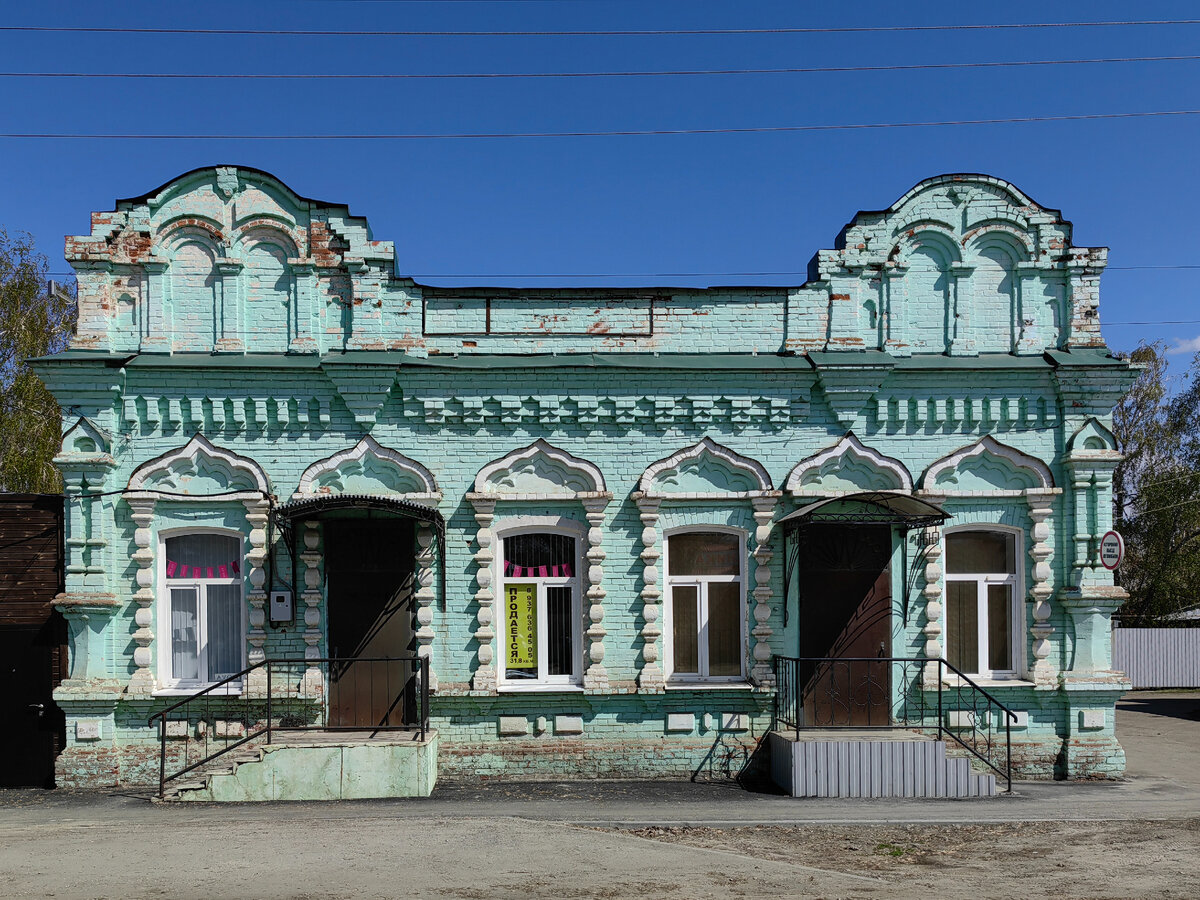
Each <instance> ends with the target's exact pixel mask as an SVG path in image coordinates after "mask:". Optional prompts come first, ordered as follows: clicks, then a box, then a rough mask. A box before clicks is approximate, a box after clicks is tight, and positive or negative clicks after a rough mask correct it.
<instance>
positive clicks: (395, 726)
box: [148, 656, 429, 798]
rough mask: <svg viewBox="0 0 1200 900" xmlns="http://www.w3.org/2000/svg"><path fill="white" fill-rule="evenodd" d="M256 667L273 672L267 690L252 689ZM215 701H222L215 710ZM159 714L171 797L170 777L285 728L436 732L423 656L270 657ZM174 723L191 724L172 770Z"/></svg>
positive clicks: (162, 772) (163, 774)
mask: <svg viewBox="0 0 1200 900" xmlns="http://www.w3.org/2000/svg"><path fill="white" fill-rule="evenodd" d="M380 664H382V665H383V670H384V675H383V677H382V678H378V676H377V669H378V667H379V666H380ZM397 664H399V665H400V666H401V667H402V671H401V672H400V673H399V674H398V675H397V677H396V681H395V684H394V685H393V679H392V675H393V672H392V669H393V667H394V666H395V665H397ZM314 669H316V670H317V671H318V677H317V678H315V679H314V678H313V677H312V674H311V673H312V671H313V670H314ZM364 671H365V672H366V675H365V677H364V676H363V673H364ZM255 672H262V673H263V674H264V676H265V692H263V693H262V694H261V695H260V694H259V693H258V692H253V693H247V692H246V691H245V690H244V688H245V685H246V684H247V682H248V681H249V680H250V676H251V675H252V674H253V673H255ZM364 682H365V684H364ZM233 684H237V685H239V686H240V687H241V688H242V690H240V691H239V692H238V693H236V694H235V693H233V692H232V691H231V690H230V689H229V688H230V685H233ZM222 688H224V690H222ZM364 688H365V700H364ZM214 701H217V703H218V705H217V709H216V712H215V714H214V710H213V702H214ZM201 704H203V706H202V707H201ZM364 706H365V707H366V710H365V714H364V708H363V707H364ZM180 711H182V714H181V715H180V714H179V713H180ZM173 714H176V715H173ZM156 720H157V721H158V731H159V767H158V796H159V797H160V798H162V797H163V796H165V793H166V785H167V783H168V782H170V781H173V780H175V779H176V778H179V777H180V776H182V775H186V774H187V773H188V772H192V771H194V770H195V769H198V768H199V767H201V766H203V765H205V764H207V763H210V762H212V761H213V760H215V759H218V758H219V757H221V756H224V755H225V754H226V753H229V752H230V751H232V750H235V749H237V748H238V747H240V746H242V745H243V744H246V743H248V742H249V741H252V740H254V739H255V738H260V737H264V736H265V743H267V744H270V743H272V741H273V737H274V734H275V732H279V731H369V732H371V734H372V736H373V735H374V734H376V733H377V732H380V731H415V732H416V733H417V735H418V738H419V739H420V740H422V741H424V740H425V739H426V737H427V735H428V733H429V659H428V658H427V657H418V656H376V657H319V658H317V659H303V658H272V659H265V660H263V661H262V662H258V663H255V664H254V665H252V666H247V667H246V668H245V669H243V670H242V671H240V672H238V673H236V674H234V675H230V676H228V677H227V678H223V679H221V680H220V681H218V682H216V683H214V684H210V685H207V686H206V687H204V688H201V689H200V690H198V691H196V692H195V693H194V694H189V695H188V696H186V697H184V698H183V699H181V700H178V701H176V702H174V703H172V704H170V705H169V706H167V707H164V708H163V709H162V710H160V711H158V712H156V713H154V714H153V715H152V716H150V718H149V720H148V724H151V725H153V724H154V723H155V721H156ZM218 721H222V722H224V723H225V734H224V735H216V734H215V731H216V726H217V722H218ZM171 722H182V723H184V724H183V728H182V731H183V734H182V735H181V736H182V737H183V739H184V740H183V744H182V748H181V751H180V753H181V755H182V765H181V766H180V767H179V768H178V769H176V770H175V771H172V772H170V773H168V772H167V763H168V757H169V755H170V754H169V753H168V743H167V738H168V737H173V735H169V733H168V732H169V731H170V728H169V723H171ZM193 722H194V723H195V728H196V731H198V732H199V736H200V737H202V739H203V743H202V744H200V745H199V746H193V743H192V730H193V728H192V725H193ZM210 736H211V739H210ZM214 743H215V744H216V746H215V747H214V746H213V744H214Z"/></svg>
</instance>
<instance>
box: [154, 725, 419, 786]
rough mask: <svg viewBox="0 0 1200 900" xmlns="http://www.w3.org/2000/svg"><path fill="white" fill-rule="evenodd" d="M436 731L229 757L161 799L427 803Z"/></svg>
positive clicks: (303, 743) (329, 740)
mask: <svg viewBox="0 0 1200 900" xmlns="http://www.w3.org/2000/svg"><path fill="white" fill-rule="evenodd" d="M437 745H438V741H437V732H436V731H432V732H429V734H428V735H427V736H426V739H425V740H424V741H421V740H416V739H414V738H413V737H411V736H404V737H399V738H388V737H372V738H362V739H355V738H353V737H344V736H338V735H325V736H321V737H316V736H312V737H307V739H305V738H301V739H296V738H291V739H289V740H287V741H285V742H278V743H272V744H258V745H256V746H254V747H253V748H252V749H247V750H238V751H232V752H230V753H229V754H228V755H227V756H223V757H220V758H218V759H216V760H213V762H212V764H211V767H204V768H201V769H197V770H196V771H195V772H189V773H188V774H187V775H184V776H182V777H181V778H180V779H178V780H177V781H173V782H169V783H168V784H167V792H166V796H165V797H164V799H165V800H172V801H210V802H254V801H265V800H367V799H377V798H382V797H428V796H429V795H430V793H432V791H433V786H434V784H435V782H436V781H437Z"/></svg>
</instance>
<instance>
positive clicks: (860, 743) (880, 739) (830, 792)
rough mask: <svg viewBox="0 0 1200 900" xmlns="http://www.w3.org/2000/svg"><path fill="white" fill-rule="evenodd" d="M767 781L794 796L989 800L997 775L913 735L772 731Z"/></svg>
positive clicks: (942, 744)
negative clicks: (981, 769) (770, 779)
mask: <svg viewBox="0 0 1200 900" xmlns="http://www.w3.org/2000/svg"><path fill="white" fill-rule="evenodd" d="M769 744H770V752H771V776H772V778H773V779H774V781H775V783H776V784H777V785H779V786H780V787H781V788H783V789H784V790H786V791H787V792H788V793H789V794H791V796H793V797H922V798H935V797H940V798H963V797H994V796H995V795H996V776H995V775H994V774H992V773H990V772H988V773H981V772H977V771H975V769H973V768H972V765H971V761H970V760H969V759H967V758H964V757H962V756H953V757H952V756H947V754H946V742H945V741H939V740H935V739H933V738H931V737H929V736H927V735H923V734H919V733H917V732H912V731H893V730H885V731H844V730H838V731H834V730H827V731H823V730H819V729H813V730H810V731H804V730H802V731H800V733H799V739H797V734H796V732H794V731H789V732H783V731H773V732H771V735H770V738H769Z"/></svg>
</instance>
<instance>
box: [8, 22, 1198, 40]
mask: <svg viewBox="0 0 1200 900" xmlns="http://www.w3.org/2000/svg"><path fill="white" fill-rule="evenodd" d="M1165 25H1200V19H1138V20H1125V21H1099V22H995V23H987V24H959V25H863V26H837V27H828V28H817V27H804V28H652V29H601V30H576V31H560V30H544V31H454V30H445V29H442V30H411V29H408V30H384V29H353V30H344V31H329V30H326V29H309V28H273V29H253V28H156V27H121V26H111V25H0V31H13V32H25V33H29V32H36V33H52V34H197V35H258V36H263V35H270V36H289V37H649V36H666V35H672V36H697V35H756V34H868V33H893V32H923V31H997V30H1012V29H1039V28H1136V27H1143V26H1165Z"/></svg>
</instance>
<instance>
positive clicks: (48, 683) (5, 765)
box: [0, 614, 66, 787]
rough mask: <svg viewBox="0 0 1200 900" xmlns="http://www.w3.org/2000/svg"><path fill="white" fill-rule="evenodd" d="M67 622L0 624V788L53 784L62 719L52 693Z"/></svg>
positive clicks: (56, 618) (57, 619) (55, 619)
mask: <svg viewBox="0 0 1200 900" xmlns="http://www.w3.org/2000/svg"><path fill="white" fill-rule="evenodd" d="M65 625H66V623H65V622H64V621H63V620H62V617H61V616H59V615H58V614H55V615H54V616H53V617H51V618H50V619H49V620H48V621H47V622H46V623H45V624H44V625H42V627H40V628H36V627H35V628H29V627H23V626H14V625H7V624H0V721H3V722H4V723H5V726H4V732H5V733H4V739H3V740H0V787H53V786H54V757H55V756H56V755H57V754H58V752H59V750H61V749H62V744H63V738H64V733H63V732H64V730H65V717H64V716H63V713H62V710H60V709H59V708H58V706H56V705H55V703H54V699H53V698H52V697H51V692H52V691H53V690H54V686H55V685H56V684H58V682H59V681H60V680H61V672H60V671H59V670H60V666H61V661H60V660H61V655H62V645H63V643H64V641H65V640H66V635H65V631H66V628H65Z"/></svg>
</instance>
